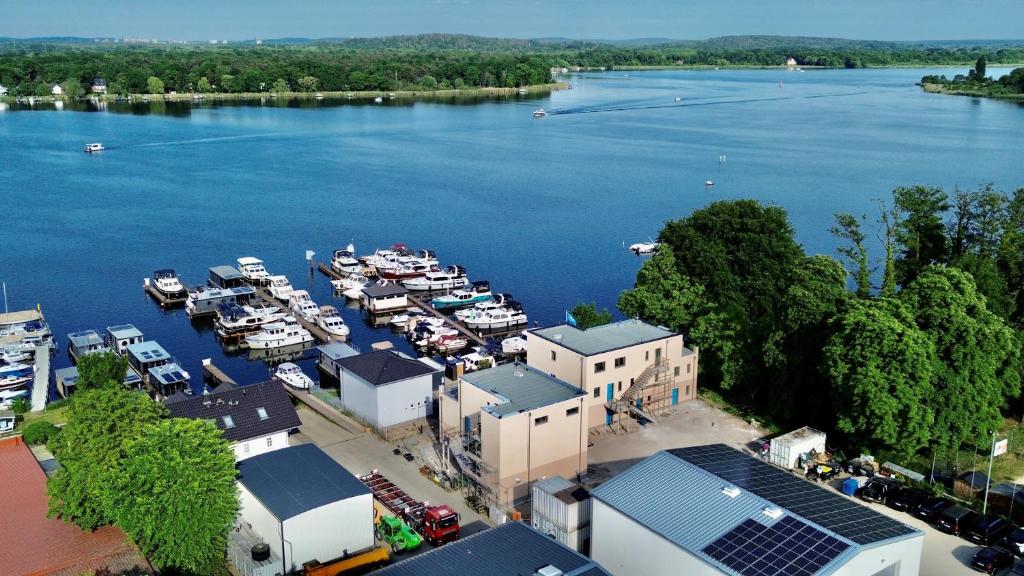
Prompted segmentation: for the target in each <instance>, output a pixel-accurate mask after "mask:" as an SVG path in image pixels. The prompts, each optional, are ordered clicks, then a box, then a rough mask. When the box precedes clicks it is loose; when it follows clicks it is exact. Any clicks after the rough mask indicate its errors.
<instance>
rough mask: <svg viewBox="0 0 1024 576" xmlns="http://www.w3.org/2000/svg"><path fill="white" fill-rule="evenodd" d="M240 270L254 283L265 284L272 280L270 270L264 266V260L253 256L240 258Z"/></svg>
mask: <svg viewBox="0 0 1024 576" xmlns="http://www.w3.org/2000/svg"><path fill="white" fill-rule="evenodd" d="M238 271H239V272H241V273H242V276H243V277H244V278H245V279H246V280H248V281H249V282H250V283H252V284H256V285H263V284H266V283H267V282H268V281H269V280H270V272H267V269H266V268H264V266H263V261H262V260H260V259H259V258H253V257H252V256H245V257H243V258H239V259H238Z"/></svg>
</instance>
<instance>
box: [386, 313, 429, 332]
mask: <svg viewBox="0 0 1024 576" xmlns="http://www.w3.org/2000/svg"><path fill="white" fill-rule="evenodd" d="M424 314H425V313H424V312H420V311H419V310H410V311H408V312H406V313H405V314H398V315H396V316H392V317H391V320H390V321H389V322H388V323H389V324H391V325H392V326H394V327H395V328H405V329H408V328H409V322H415V321H418V320H421V319H422V318H423V317H424Z"/></svg>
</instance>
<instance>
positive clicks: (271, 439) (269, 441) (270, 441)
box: [267, 436, 274, 448]
mask: <svg viewBox="0 0 1024 576" xmlns="http://www.w3.org/2000/svg"><path fill="white" fill-rule="evenodd" d="M273 446H274V437H273V436H269V437H267V448H271V447H273Z"/></svg>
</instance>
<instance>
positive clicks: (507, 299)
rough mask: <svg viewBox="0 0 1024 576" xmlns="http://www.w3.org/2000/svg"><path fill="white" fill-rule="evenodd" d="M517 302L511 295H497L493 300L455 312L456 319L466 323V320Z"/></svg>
mask: <svg viewBox="0 0 1024 576" xmlns="http://www.w3.org/2000/svg"><path fill="white" fill-rule="evenodd" d="M512 302H515V300H513V299H512V295H511V294H496V295H494V296H493V298H492V299H491V300H487V301H485V302H477V303H476V304H474V305H472V306H470V307H469V308H462V309H459V310H456V311H455V319H456V320H462V321H465V319H466V318H469V317H471V316H476V315H478V314H481V313H483V312H486V311H488V310H497V309H499V308H502V307H504V306H506V305H508V304H511V303H512Z"/></svg>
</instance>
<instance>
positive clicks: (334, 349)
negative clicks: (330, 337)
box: [317, 342, 359, 360]
mask: <svg viewBox="0 0 1024 576" xmlns="http://www.w3.org/2000/svg"><path fill="white" fill-rule="evenodd" d="M317 350H319V351H320V353H321V354H323V355H324V356H327V357H328V358H330V359H331V360H341V359H342V358H348V357H349V356H355V355H357V354H359V351H358V350H356V349H355V348H353V347H351V346H349V345H348V344H345V343H344V342H331V343H329V344H324V345H323V346H318V347H317Z"/></svg>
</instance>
